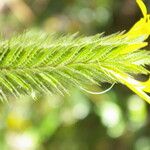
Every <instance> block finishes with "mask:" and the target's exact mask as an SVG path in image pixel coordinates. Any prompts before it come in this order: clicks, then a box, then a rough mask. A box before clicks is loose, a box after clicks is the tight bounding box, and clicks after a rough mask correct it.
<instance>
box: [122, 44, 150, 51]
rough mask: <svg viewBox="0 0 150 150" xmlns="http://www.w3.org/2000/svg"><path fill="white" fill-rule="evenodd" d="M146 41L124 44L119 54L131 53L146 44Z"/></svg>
mask: <svg viewBox="0 0 150 150" xmlns="http://www.w3.org/2000/svg"><path fill="white" fill-rule="evenodd" d="M147 45H148V43H147V42H142V43H138V44H131V45H128V46H126V47H125V48H124V49H123V50H122V51H121V52H120V54H127V53H131V52H133V51H136V50H138V49H141V48H143V47H145V46H147Z"/></svg>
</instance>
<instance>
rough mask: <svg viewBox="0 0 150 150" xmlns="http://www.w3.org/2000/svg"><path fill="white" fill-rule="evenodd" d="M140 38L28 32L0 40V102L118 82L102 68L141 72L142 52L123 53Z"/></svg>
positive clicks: (145, 56) (145, 58) (149, 59)
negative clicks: (10, 96) (10, 98)
mask: <svg viewBox="0 0 150 150" xmlns="http://www.w3.org/2000/svg"><path fill="white" fill-rule="evenodd" d="M143 40H144V37H139V38H136V39H129V38H127V37H125V36H123V33H117V34H113V35H110V36H103V34H98V35H94V36H89V37H83V36H78V35H77V34H73V35H69V34H68V35H58V34H55V33H54V34H46V33H43V32H32V31H30V32H25V33H23V34H21V35H18V36H13V37H12V38H10V39H8V40H2V41H1V43H0V88H1V91H0V94H1V97H0V99H1V100H7V99H8V97H9V95H14V96H15V97H18V96H21V95H22V94H28V95H34V93H49V94H53V93H55V94H57V93H58V94H62V95H63V94H65V93H68V90H69V89H70V88H71V87H72V86H75V87H79V88H81V89H84V88H85V87H88V86H89V85H92V84H96V85H100V83H101V82H109V83H115V82H119V81H118V80H117V78H116V77H115V76H114V75H113V74H110V73H109V72H107V71H106V70H104V69H103V68H107V69H111V68H116V69H118V70H119V71H120V72H124V73H128V74H139V73H140V74H141V73H144V74H147V73H148V70H146V69H145V68H144V67H143V66H144V65H145V64H149V63H150V55H149V52H148V51H145V50H142V51H141V50H137V48H135V50H132V51H131V52H128V53H126V52H124V50H125V49H126V48H128V46H130V45H133V44H139V43H142V41H143ZM133 49H134V48H133ZM33 97H34V96H33Z"/></svg>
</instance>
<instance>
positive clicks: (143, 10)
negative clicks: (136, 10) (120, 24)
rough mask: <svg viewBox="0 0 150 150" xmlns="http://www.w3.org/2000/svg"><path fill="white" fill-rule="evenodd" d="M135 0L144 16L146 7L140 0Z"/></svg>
mask: <svg viewBox="0 0 150 150" xmlns="http://www.w3.org/2000/svg"><path fill="white" fill-rule="evenodd" d="M136 2H137V4H138V5H139V7H140V9H141V11H142V13H143V16H144V17H146V15H147V9H146V6H145V4H144V3H143V1H142V0H136Z"/></svg>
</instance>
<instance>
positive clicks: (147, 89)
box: [142, 78, 150, 93]
mask: <svg viewBox="0 0 150 150" xmlns="http://www.w3.org/2000/svg"><path fill="white" fill-rule="evenodd" d="M142 85H143V86H144V88H143V90H144V91H145V92H148V93H150V78H149V80H148V81H146V82H143V83H142Z"/></svg>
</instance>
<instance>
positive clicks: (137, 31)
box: [126, 0, 150, 39]
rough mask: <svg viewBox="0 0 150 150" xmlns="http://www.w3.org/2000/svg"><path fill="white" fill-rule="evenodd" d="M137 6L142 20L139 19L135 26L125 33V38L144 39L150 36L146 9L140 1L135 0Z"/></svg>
mask: <svg viewBox="0 0 150 150" xmlns="http://www.w3.org/2000/svg"><path fill="white" fill-rule="evenodd" d="M136 2H137V4H138V5H139V7H140V9H141V11H142V13H143V16H144V17H143V18H141V19H140V20H139V21H138V22H137V23H135V25H134V26H133V27H132V28H131V29H130V30H129V32H127V34H126V36H127V37H129V38H136V37H139V36H143V35H144V36H145V39H147V38H148V36H149V35H150V15H149V14H147V8H146V6H145V4H144V3H143V1H142V0H136Z"/></svg>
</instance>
